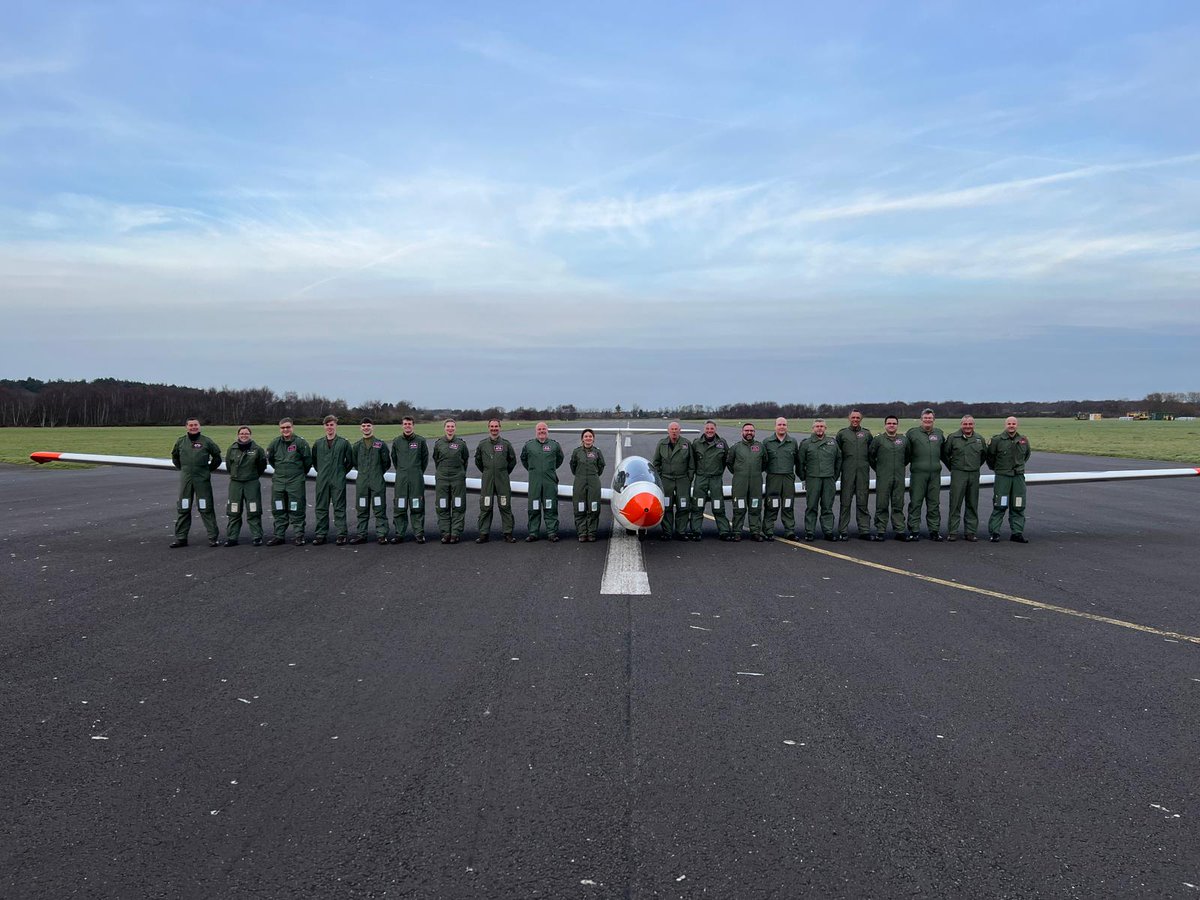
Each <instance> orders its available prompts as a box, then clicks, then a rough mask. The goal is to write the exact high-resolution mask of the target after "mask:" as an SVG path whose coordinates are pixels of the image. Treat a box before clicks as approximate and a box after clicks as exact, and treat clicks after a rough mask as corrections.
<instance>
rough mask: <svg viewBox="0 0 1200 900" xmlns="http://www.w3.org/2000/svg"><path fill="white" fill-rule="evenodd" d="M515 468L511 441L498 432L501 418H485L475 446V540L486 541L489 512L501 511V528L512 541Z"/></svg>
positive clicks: (490, 526)
mask: <svg viewBox="0 0 1200 900" xmlns="http://www.w3.org/2000/svg"><path fill="white" fill-rule="evenodd" d="M516 467H517V451H516V450H515V449H513V445H512V442H511V441H510V440H509V439H508V438H506V437H501V435H500V420H499V419H488V433H487V437H485V438H484V439H483V440H482V441H480V442H479V443H478V444H477V445H476V446H475V468H477V469H478V470H479V473H480V476H481V477H480V488H479V522H478V526H479V536H478V537H477V538H475V543H477V544H486V543H487V542H488V540H489V534H488V532H490V531H491V530H492V512H493V510H494V509H496V508H499V510H500V528H501V530H502V531H503V532H504V541H505V543H508V544H515V543H516V542H517V539H516V538H515V537H513V512H512V479H511V477H510V476H511V475H512V470H513V469H515V468H516Z"/></svg>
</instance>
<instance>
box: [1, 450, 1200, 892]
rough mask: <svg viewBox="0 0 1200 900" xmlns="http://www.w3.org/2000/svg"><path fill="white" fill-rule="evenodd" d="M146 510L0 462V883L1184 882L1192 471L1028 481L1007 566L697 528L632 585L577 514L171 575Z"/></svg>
mask: <svg viewBox="0 0 1200 900" xmlns="http://www.w3.org/2000/svg"><path fill="white" fill-rule="evenodd" d="M389 434H390V433H389ZM508 436H509V437H510V439H512V440H513V441H514V443H515V444H516V445H517V446H518V448H519V447H520V444H521V443H522V442H523V441H524V440H525V439H526V438H527V437H529V436H531V435H530V434H529V433H528V432H514V433H513V434H510V435H508ZM557 437H558V438H559V439H560V440H561V441H562V443H563V445H564V449H565V450H566V451H567V452H568V454H569V451H570V448H571V447H573V446H574V445H575V439H574V437H573V436H570V435H558V436H557ZM479 439H480V438H479V437H477V436H472V437H470V438H468V442H469V444H470V446H471V447H472V448H473V447H474V445H475V443H476V442H477V441H478V440H479ZM655 440H656V438H655V437H652V436H642V437H638V438H635V439H634V446H633V447H632V448H631V449H630V450H629V451H627V452H639V453H642V454H647V455H648V454H649V453H650V452H651V450H652V448H653V445H654V441H655ZM599 443H600V446H601V448H602V449H603V450H604V451H605V453H606V454H611V449H612V439H611V437H604V438H601V439H600V441H599ZM31 449H48V450H49V449H54V448H53V447H44V448H31ZM1034 449H1035V455H1034V457H1033V460H1032V461H1031V467H1030V468H1031V470H1037V471H1050V470H1080V469H1109V468H1144V467H1148V466H1152V465H1155V464H1153V463H1151V464H1147V463H1141V462H1137V461H1132V460H1107V459H1097V458H1093V457H1066V456H1051V455H1047V454H1040V455H1039V454H1037V453H1036V447H1035V448H1034ZM164 450H165V448H164ZM609 462H610V466H611V463H612V460H611V455H610V459H609ZM563 471H564V473H566V472H567V467H566V465H565V464H564V467H563ZM564 480H569V474H566V475H565V476H564ZM605 480H606V482H607V479H605ZM225 484H226V482H225V480H224V478H223V477H217V478H214V485H215V486H216V493H217V502H218V510H221V509H223V500H224V492H225ZM175 490H176V479H175V477H174V476H173V475H171V474H170V473H159V472H153V471H139V470H129V469H114V468H96V469H90V470H77V471H48V470H41V469H34V468H27V467H0V510H3V517H2V518H0V551H2V553H3V555H2V557H0V617H2V621H3V630H2V632H0V659H2V661H3V662H2V666H0V678H2V684H0V752H2V753H3V759H4V767H3V776H2V782H0V783H2V784H3V791H2V792H0V798H2V799H3V802H2V803H0V896H4V897H20V898H25V897H74V896H79V897H283V896H300V897H326V896H337V897H385V896H386V897H431V898H432V897H436V898H454V897H552V898H558V897H569V898H574V897H584V898H593V897H594V898H624V897H631V898H650V897H730V898H760V897H762V898H765V897H778V898H791V897H801V896H814V897H895V896H919V897H959V896H964V895H977V896H987V897H1097V896H1168V897H1170V896H1179V897H1188V896H1193V895H1197V894H1198V892H1200V753H1198V749H1200V748H1198V738H1197V736H1198V735H1200V603H1197V593H1196V586H1197V579H1196V575H1195V566H1196V553H1197V548H1198V540H1197V528H1196V515H1197V510H1198V509H1200V478H1198V479H1196V480H1195V481H1192V480H1187V479H1182V480H1169V481H1160V482H1122V483H1114V484H1105V485H1088V484H1083V485H1066V486H1055V487H1049V486H1048V487H1043V488H1035V487H1031V489H1030V494H1029V504H1030V505H1029V525H1028V529H1027V532H1026V533H1027V535H1028V536H1029V538H1030V540H1031V543H1030V544H1028V545H1024V546H1022V545H1018V544H1013V543H1010V542H1008V541H1007V540H1004V541H1003V542H1001V543H999V544H991V543H988V542H987V541H986V536H985V538H984V540H983V541H981V542H980V543H976V544H967V543H964V542H961V541H960V542H958V543H953V544H946V543H942V544H934V543H931V542H929V541H921V542H920V543H916V544H905V543H898V542H895V541H890V540H889V541H887V542H886V543H879V544H872V543H867V542H861V541H851V542H849V543H841V544H827V543H823V542H818V543H816V544H813V545H803V544H799V545H797V544H791V543H786V542H781V541H777V542H775V543H770V544H757V543H752V542H746V541H743V542H742V543H740V544H728V543H722V542H719V541H716V540H715V539H714V538H715V527H714V526H713V524H712V523H711V522H709V523H707V526H706V527H707V529H708V531H707V532H706V540H705V541H703V542H702V543H699V544H697V543H676V542H670V543H667V542H659V541H657V540H648V541H646V542H645V543H644V544H642V545H641V550H642V554H643V558H644V563H645V570H646V572H647V575H648V580H649V584H650V590H651V593H650V594H649V595H645V596H607V595H601V594H600V584H601V579H602V574H603V571H604V567H605V559H606V553H607V552H608V547H609V541H608V540H607V537H608V532H609V529H610V525H611V519H610V517H609V514H608V513H607V512H605V514H604V515H603V517H602V519H601V540H600V541H599V542H597V543H594V544H579V543H577V542H576V541H575V539H574V538H575V534H574V529H573V527H572V519H571V513H570V509H569V505H568V504H566V503H563V504H561V505H560V516H561V519H562V521H563V530H562V534H563V537H564V540H563V541H562V542H560V543H558V544H556V545H552V544H549V543H547V542H545V541H542V542H539V543H535V544H526V543H524V542H522V543H519V544H517V545H508V544H504V543H503V542H499V541H496V540H495V539H494V538H493V540H492V542H491V543H489V544H486V545H482V546H480V545H475V544H474V543H473V542H472V540H473V538H474V536H475V530H474V518H475V503H474V502H473V501H472V502H471V504H470V507H469V510H468V528H467V532H466V535H465V536H464V540H465V541H466V542H465V543H462V544H459V545H456V546H443V545H441V544H439V543H438V542H437V540H436V535H437V530H436V527H435V519H434V517H433V516H432V515H430V516H429V519H428V520H427V533H428V534H430V535H433V536H434V539H433V540H431V542H430V543H428V544H426V545H425V546H417V545H415V544H413V543H411V542H408V543H405V544H403V545H400V546H387V547H380V546H377V545H375V544H373V543H371V544H366V545H363V546H360V547H335V546H333V545H332V544H330V545H326V546H323V547H314V546H311V545H309V546H305V547H302V548H300V547H294V546H291V545H285V546H281V547H275V548H266V547H260V548H256V547H251V546H248V545H247V543H246V542H245V541H244V540H243V543H242V545H241V546H239V547H236V548H228V549H227V548H221V549H210V548H208V547H207V546H206V541H205V540H204V539H203V538H204V532H203V528H202V527H201V526H200V523H199V522H198V521H195V522H194V524H193V530H192V538H193V543H192V545H191V546H189V547H187V548H186V549H182V550H173V551H172V550H168V549H167V544H168V543H169V542H170V540H171V535H172V529H173V522H174V497H175ZM351 496H352V490H351ZM311 498H312V488H311V485H310V488H309V499H310V503H311ZM389 499H390V497H389ZM946 502H947V501H946V495H945V494H944V493H943V497H942V506H943V522H944V521H945V508H946ZM981 506H982V507H983V509H982V510H981V511H982V512H983V514H984V516H986V514H987V511H988V509H989V508H990V490H987V489H985V491H984V496H983V497H981ZM872 507H873V501H872ZM516 512H517V523H518V528H517V534H518V537H523V536H524V533H525V529H524V522H525V515H524V507H523V504H517V507H516ZM352 514H353V513H352ZM221 519H222V517H221V516H220V515H218V521H221ZM268 521H269V517H268ZM311 522H312V517H311V510H310V516H309V531H310V534H311V528H312V525H311ZM221 525H222V534H223V533H224V523H223V521H221ZM498 526H499V522H498V520H497V521H496V522H494V523H493V529H494V532H493V533H494V534H495V531H496V530H498ZM983 530H984V531H985V532H986V526H984V527H983ZM268 532H269V526H268ZM1005 535H1006V536H1007V530H1006V531H1005ZM244 537H245V533H243V538H244ZM868 564H875V565H868Z"/></svg>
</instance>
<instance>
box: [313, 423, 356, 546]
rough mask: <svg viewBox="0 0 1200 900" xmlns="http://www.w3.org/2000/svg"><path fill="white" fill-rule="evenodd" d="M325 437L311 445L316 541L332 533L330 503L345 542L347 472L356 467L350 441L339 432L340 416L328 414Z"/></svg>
mask: <svg viewBox="0 0 1200 900" xmlns="http://www.w3.org/2000/svg"><path fill="white" fill-rule="evenodd" d="M322 424H323V425H324V426H325V437H324V438H317V441H316V443H314V444H313V445H312V464H313V468H314V469H316V470H317V488H316V495H317V497H316V508H315V510H314V515H315V518H316V527H315V529H314V534H313V543H314V544H318V545H320V544H324V543H325V540H326V536H327V535H328V534H329V507H330V506H332V507H333V527H334V528H336V529H337V543H338V545H339V546H341V545H343V544H345V543H346V535H347V531H346V476H347V475H348V474H349V473H350V470H351V469H353V468H354V454H353V452H352V451H351V449H350V442H349V441H348V440H346V439H345V438H344V437H342V436H341V435H339V434H338V433H337V426H338V420H337V416H326V417H325V420H324V422H322Z"/></svg>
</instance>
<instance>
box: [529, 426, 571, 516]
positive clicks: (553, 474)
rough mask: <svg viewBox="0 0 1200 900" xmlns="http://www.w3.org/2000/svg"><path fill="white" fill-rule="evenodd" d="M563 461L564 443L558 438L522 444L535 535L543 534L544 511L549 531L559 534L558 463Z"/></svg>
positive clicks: (559, 464) (535, 440) (534, 439)
mask: <svg viewBox="0 0 1200 900" xmlns="http://www.w3.org/2000/svg"><path fill="white" fill-rule="evenodd" d="M562 462H563V451H562V447H561V446H560V445H559V443H558V441H556V440H554V438H546V440H545V442H544V443H543V442H542V441H539V440H538V439H537V438H533V439H532V440H529V441H526V442H525V446H524V447H522V448H521V465H523V466H524V467H525V470H526V471H527V472H529V534H530V536H531V537H540V536H541V529H542V517H543V515H544V516H545V521H546V534H548V535H554V536H557V535H558V467H559V466H561V465H562Z"/></svg>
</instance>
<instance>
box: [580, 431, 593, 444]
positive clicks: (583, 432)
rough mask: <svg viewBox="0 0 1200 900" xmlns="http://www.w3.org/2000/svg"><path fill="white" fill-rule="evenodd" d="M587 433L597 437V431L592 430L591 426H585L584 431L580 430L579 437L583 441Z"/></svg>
mask: <svg viewBox="0 0 1200 900" xmlns="http://www.w3.org/2000/svg"><path fill="white" fill-rule="evenodd" d="M585 434H590V435H591V436H592V437H595V436H596V432H594V431H592V429H590V428H585V429H583V431H581V432H579V439H580V440H581V441H582V440H583V436H584V435H585Z"/></svg>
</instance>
